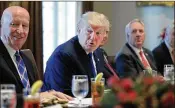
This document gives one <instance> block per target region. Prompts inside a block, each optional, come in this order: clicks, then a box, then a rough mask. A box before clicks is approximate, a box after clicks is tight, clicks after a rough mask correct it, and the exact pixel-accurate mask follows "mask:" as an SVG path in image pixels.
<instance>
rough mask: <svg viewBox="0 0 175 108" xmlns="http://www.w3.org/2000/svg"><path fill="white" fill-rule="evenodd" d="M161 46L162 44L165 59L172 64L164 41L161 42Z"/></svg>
mask: <svg viewBox="0 0 175 108" xmlns="http://www.w3.org/2000/svg"><path fill="white" fill-rule="evenodd" d="M161 46H162V49H163V51H164V53H165V57H166V60H167V61H168V62H170V63H171V64H173V60H172V58H171V54H170V53H169V50H168V48H167V46H166V44H165V42H163V43H162V45H161Z"/></svg>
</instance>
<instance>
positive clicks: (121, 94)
mask: <svg viewBox="0 0 175 108" xmlns="http://www.w3.org/2000/svg"><path fill="white" fill-rule="evenodd" d="M127 95H128V94H127V93H126V92H119V93H118V94H117V98H118V99H119V100H120V101H121V102H122V103H123V102H126V99H127Z"/></svg>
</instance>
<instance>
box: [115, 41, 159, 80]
mask: <svg viewBox="0 0 175 108" xmlns="http://www.w3.org/2000/svg"><path fill="white" fill-rule="evenodd" d="M143 52H144V54H145V56H146V58H147V60H148V62H149V64H150V66H151V68H152V69H153V70H157V68H156V64H155V61H154V58H153V55H152V53H151V51H149V50H148V49H146V48H143ZM115 60H116V70H117V72H118V74H119V77H121V78H123V77H131V78H133V79H135V78H136V77H137V76H138V75H139V74H140V72H143V70H144V69H145V68H144V66H143V64H142V62H141V61H140V59H139V57H138V56H137V55H136V53H135V51H134V50H133V49H132V48H131V47H130V46H129V44H128V43H126V44H125V45H124V47H123V48H122V49H121V50H120V51H119V53H117V54H116V58H115Z"/></svg>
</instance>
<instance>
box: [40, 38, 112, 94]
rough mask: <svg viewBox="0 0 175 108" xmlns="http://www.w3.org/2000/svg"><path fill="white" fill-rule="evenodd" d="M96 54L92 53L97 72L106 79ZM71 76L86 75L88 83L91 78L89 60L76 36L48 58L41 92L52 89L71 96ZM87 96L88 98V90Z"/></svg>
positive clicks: (99, 57)
mask: <svg viewBox="0 0 175 108" xmlns="http://www.w3.org/2000/svg"><path fill="white" fill-rule="evenodd" d="M97 53H98V52H94V57H95V62H96V68H97V72H103V73H104V77H105V78H108V77H109V76H110V73H108V72H107V71H105V69H104V68H103V67H104V63H102V62H103V61H102V60H101V57H102V56H101V55H97ZM73 75H88V78H89V82H90V78H93V73H92V72H91V66H90V58H89V57H88V55H87V54H86V52H85V50H84V49H83V48H82V47H81V45H80V44H79V41H78V37H77V36H75V37H73V38H72V39H70V40H69V41H67V42H65V43H64V44H62V45H60V46H58V47H57V48H56V49H55V51H54V52H53V53H52V55H51V56H50V58H49V60H48V61H47V66H46V70H45V74H44V85H43V87H42V91H47V90H51V89H54V90H57V91H61V92H63V93H66V94H68V95H71V96H72V93H71V81H72V76H73ZM89 88H90V85H89ZM88 96H90V89H89V95H88Z"/></svg>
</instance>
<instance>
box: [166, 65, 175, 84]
mask: <svg viewBox="0 0 175 108" xmlns="http://www.w3.org/2000/svg"><path fill="white" fill-rule="evenodd" d="M174 77H175V76H174V65H173V64H166V65H164V78H165V80H166V81H171V80H174Z"/></svg>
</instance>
